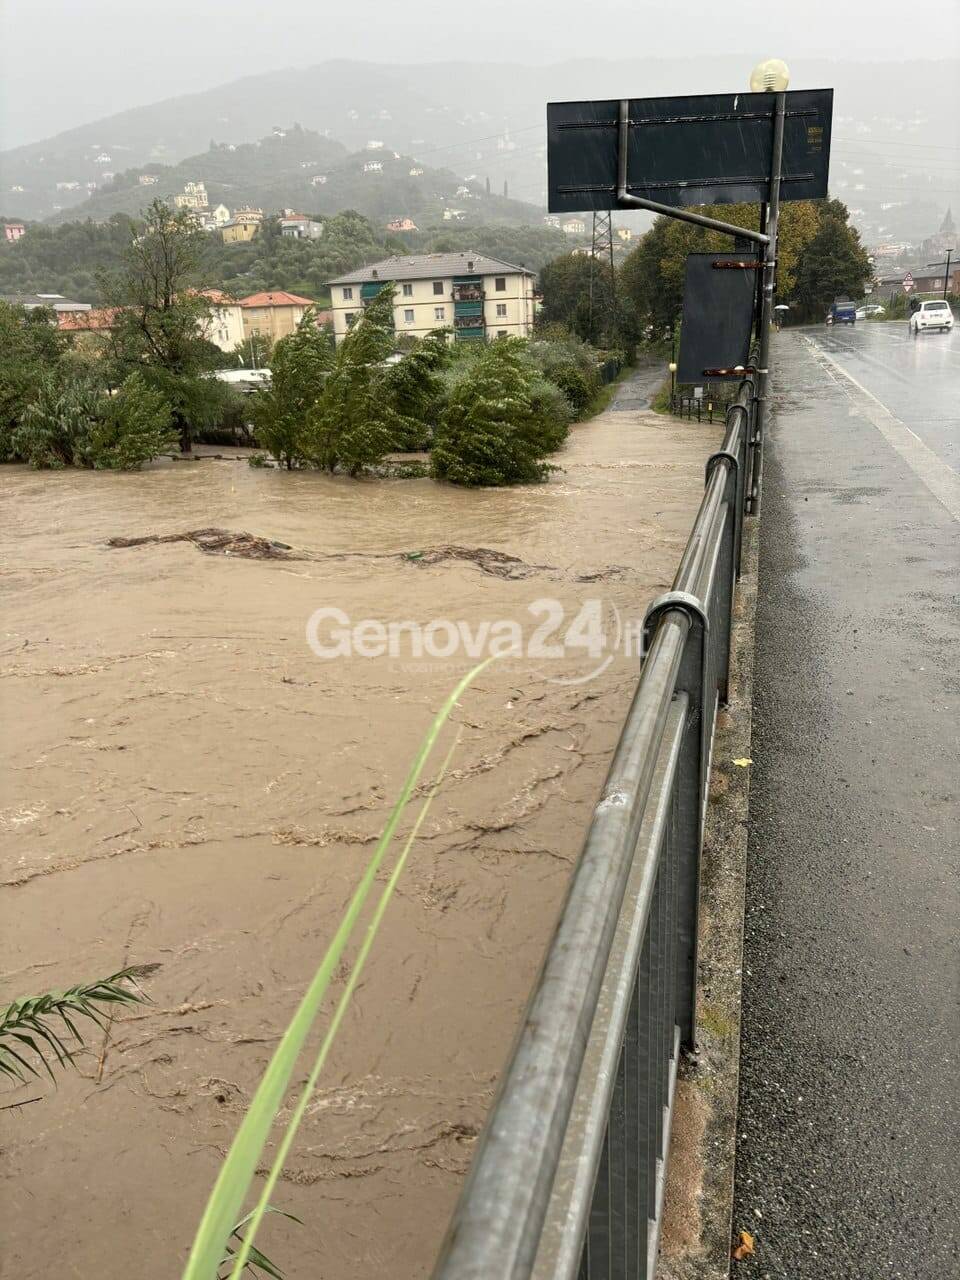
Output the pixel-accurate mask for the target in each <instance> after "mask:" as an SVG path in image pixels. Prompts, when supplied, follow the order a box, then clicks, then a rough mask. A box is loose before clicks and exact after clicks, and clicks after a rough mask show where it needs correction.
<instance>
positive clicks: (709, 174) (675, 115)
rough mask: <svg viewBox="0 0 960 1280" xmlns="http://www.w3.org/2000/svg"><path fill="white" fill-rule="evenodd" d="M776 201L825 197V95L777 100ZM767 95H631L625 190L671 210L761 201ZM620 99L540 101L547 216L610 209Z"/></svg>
mask: <svg viewBox="0 0 960 1280" xmlns="http://www.w3.org/2000/svg"><path fill="white" fill-rule="evenodd" d="M784 96H785V106H786V110H785V117H784V135H783V165H782V180H781V188H780V199H781V200H818V199H821V198H823V197H824V196H826V194H827V177H828V172H829V165H830V133H831V126H832V120H833V90H832V89H797V90H791V91H788V92H787V93H786V94H785V95H784ZM775 106H776V95H775V94H773V93H712V94H696V95H692V96H684V97H679V98H631V99H630V100H629V116H628V120H629V124H628V128H627V192H628V194H630V195H632V196H638V197H640V198H641V199H644V200H654V201H656V202H658V203H659V204H665V205H670V206H671V207H673V208H678V209H679V208H689V207H690V206H691V205H716V204H736V203H739V202H741V201H742V202H745V203H754V204H756V203H759V202H761V201H764V200H766V199H767V194H768V190H769V182H770V156H771V151H772V148H773V116H774V110H775ZM619 116H620V99H615V98H609V99H602V100H597V101H591V102H551V103H549V104H548V105H547V165H548V206H549V209H550V212H551V213H572V212H582V211H583V210H587V209H613V208H616V207H617V178H618V161H619V136H620V134H619Z"/></svg>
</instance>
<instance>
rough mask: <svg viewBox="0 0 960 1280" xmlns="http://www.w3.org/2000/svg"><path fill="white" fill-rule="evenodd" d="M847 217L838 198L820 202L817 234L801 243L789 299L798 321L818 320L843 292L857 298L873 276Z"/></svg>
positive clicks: (858, 236)
mask: <svg viewBox="0 0 960 1280" xmlns="http://www.w3.org/2000/svg"><path fill="white" fill-rule="evenodd" d="M848 218H849V214H848V212H847V207H846V205H844V204H843V203H842V202H841V201H840V200H826V201H824V202H823V204H822V206H821V208H820V211H819V224H820V225H819V229H818V231H817V234H816V235H815V236H814V237H813V239H812V240H810V241H809V243H808V244H806V245H805V246H804V248H803V250H802V252H801V254H800V257H799V261H798V262H797V272H796V285H795V287H794V290H793V293H792V295H791V301H792V302H793V304H794V306H795V308H796V312H797V318H798V319H800V320H819V319H821V318H822V317H823V314H824V312H825V311H826V309H827V308H828V307H829V305H830V303H831V302H833V301H834V299H836V298H837V297H839V296H840V295H842V294H846V295H847V296H848V297H851V298H859V297H860V296H861V295H862V293H863V286H864V285H865V284H866V282H867V281H868V280H869V279H870V276H871V275H872V267H871V266H870V261H869V259H868V257H867V255H866V253H865V251H864V249H863V246H862V245H861V243H860V234H859V232H858V231H857V230H856V229H855V228H854V227H851V226H850V225H849V222H848Z"/></svg>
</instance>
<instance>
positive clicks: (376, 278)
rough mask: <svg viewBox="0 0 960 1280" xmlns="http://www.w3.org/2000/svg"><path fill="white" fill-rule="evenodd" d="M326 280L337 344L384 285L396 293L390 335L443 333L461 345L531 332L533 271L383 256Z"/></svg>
mask: <svg viewBox="0 0 960 1280" xmlns="http://www.w3.org/2000/svg"><path fill="white" fill-rule="evenodd" d="M329 283H330V296H331V299H332V303H333V331H334V335H335V337H336V340H337V341H338V342H340V341H342V339H343V337H344V335H345V334H346V333H348V332H349V330H350V328H351V327H352V325H353V324H354V323H355V322H356V321H357V319H358V318H359V317H360V315H361V314H362V313H363V308H364V307H365V306H366V304H367V303H369V302H370V301H371V299H373V298H375V297H376V296H377V294H378V293H379V292H380V290H381V289H382V288H383V287H384V285H386V284H392V285H393V286H394V287H395V289H396V293H395V295H394V303H393V320H394V325H395V327H396V330H397V332H398V333H410V334H413V335H414V336H415V337H422V336H423V335H424V334H425V333H430V332H431V331H432V330H434V329H444V328H446V329H450V330H452V333H453V337H454V338H455V339H456V340H457V341H459V342H463V341H470V340H473V341H483V340H484V339H486V338H506V337H518V338H526V337H528V336H529V335H530V333H531V331H532V329H533V317H534V297H533V286H534V276H533V272H532V271H528V270H527V269H526V268H525V267H522V266H520V267H518V266H514V265H513V264H512V263H509V262H503V261H502V260H501V259H499V258H490V257H487V256H486V255H485V254H482V253H428V254H410V255H408V256H402V257H393V258H386V259H384V260H383V261H382V262H374V263H371V265H370V266H367V267H361V268H359V270H357V271H351V272H349V273H347V274H346V275H342V276H338V277H337V278H336V279H335V280H331V281H330V282H329Z"/></svg>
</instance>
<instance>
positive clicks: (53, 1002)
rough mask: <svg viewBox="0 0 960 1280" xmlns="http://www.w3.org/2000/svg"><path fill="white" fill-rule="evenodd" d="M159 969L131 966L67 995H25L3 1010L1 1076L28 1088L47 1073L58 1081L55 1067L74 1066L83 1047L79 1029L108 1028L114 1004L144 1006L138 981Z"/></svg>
mask: <svg viewBox="0 0 960 1280" xmlns="http://www.w3.org/2000/svg"><path fill="white" fill-rule="evenodd" d="M158 968H159V965H155V964H149V965H130V966H129V967H128V968H126V969H119V970H118V971H117V972H116V973H112V974H110V976H109V977H107V978H98V979H97V980H96V981H95V982H88V983H80V984H78V985H77V986H75V987H67V989H66V990H65V991H48V992H46V993H45V994H44V995H41V996H21V997H20V999H18V1000H14V1001H13V1003H12V1004H9V1005H7V1007H6V1008H5V1009H0V1075H4V1076H7V1077H8V1078H10V1079H12V1080H15V1081H16V1082H17V1083H18V1084H23V1083H25V1082H26V1081H27V1079H28V1078H29V1077H30V1076H39V1075H40V1073H41V1070H43V1071H46V1073H47V1075H49V1077H50V1079H51V1080H53V1081H54V1082H56V1076H55V1075H54V1073H53V1069H54V1067H55V1066H56V1067H66V1066H69V1065H70V1063H71V1061H72V1059H73V1055H74V1053H75V1052H76V1050H77V1047H78V1046H80V1045H82V1044H83V1036H82V1035H81V1034H80V1031H79V1029H78V1027H79V1025H82V1022H83V1021H84V1020H86V1021H88V1022H93V1023H95V1024H96V1025H97V1026H98V1027H101V1028H103V1027H105V1026H106V1025H107V1022H108V1020H109V1017H110V1016H111V1015H112V1013H113V1009H112V1008H110V1006H113V1005H131V1004H142V1003H144V1002H145V1001H146V1000H148V999H149V997H148V996H147V995H146V993H145V992H144V991H143V989H142V987H141V986H140V982H139V980H140V979H141V978H144V977H146V976H147V975H148V974H150V973H153V972H154V971H155V970H156V969H158Z"/></svg>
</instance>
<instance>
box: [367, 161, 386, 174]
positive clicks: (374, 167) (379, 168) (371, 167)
mask: <svg viewBox="0 0 960 1280" xmlns="http://www.w3.org/2000/svg"><path fill="white" fill-rule="evenodd" d="M363 172H364V173H382V172H383V164H382V163H381V162H380V161H379V160H367V161H366V162H365V163H364V166H363Z"/></svg>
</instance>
